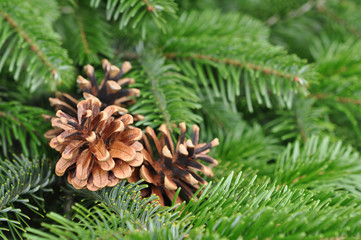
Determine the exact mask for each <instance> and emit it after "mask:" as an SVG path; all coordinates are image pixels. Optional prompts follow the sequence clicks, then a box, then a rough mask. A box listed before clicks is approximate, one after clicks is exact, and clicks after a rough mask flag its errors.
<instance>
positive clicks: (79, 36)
mask: <svg viewBox="0 0 361 240" xmlns="http://www.w3.org/2000/svg"><path fill="white" fill-rule="evenodd" d="M61 9H65V10H63V11H62V16H61V17H62V18H61V21H57V22H56V25H55V27H56V29H57V31H58V32H59V33H60V34H61V36H62V38H63V39H64V41H63V45H64V47H65V48H66V49H67V50H68V51H69V55H70V57H71V58H72V59H73V60H74V61H75V62H76V63H77V64H79V65H85V64H92V63H99V62H100V61H101V57H106V58H112V57H113V49H112V48H111V45H112V42H111V41H112V31H111V25H110V24H109V23H108V22H107V21H106V19H105V16H103V13H101V12H100V11H99V10H98V9H94V8H91V7H90V6H89V2H88V1H79V2H75V3H74V4H70V3H69V4H68V5H66V4H64V5H62V6H61ZM88 22H92V23H93V24H91V25H88V24H87V23H88ZM100 56H101V57H100Z"/></svg>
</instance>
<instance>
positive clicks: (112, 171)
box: [50, 97, 143, 191]
mask: <svg viewBox="0 0 361 240" xmlns="http://www.w3.org/2000/svg"><path fill="white" fill-rule="evenodd" d="M100 105H101V103H100V101H99V100H98V99H97V98H95V97H93V98H89V99H87V100H83V101H81V102H80V103H79V104H78V107H77V117H73V116H70V115H68V114H66V113H64V112H63V111H62V110H58V112H57V113H56V116H57V118H55V117H54V118H53V119H52V120H51V122H52V125H53V127H56V128H59V129H61V130H62V132H61V133H60V134H59V135H57V136H56V137H54V138H53V139H52V140H51V141H50V146H51V147H52V148H54V149H55V150H57V151H59V152H60V153H61V154H62V156H61V158H60V159H59V161H58V163H57V164H56V167H55V173H56V174H57V175H58V176H62V175H64V174H65V172H67V173H68V181H69V183H70V184H72V185H73V186H74V187H75V188H77V189H81V188H87V189H89V190H91V191H95V190H98V189H101V188H103V187H106V186H114V185H115V184H117V183H118V182H119V181H120V180H121V179H125V178H128V177H130V176H131V174H132V172H133V170H134V167H139V166H140V165H141V164H142V162H143V155H142V154H141V151H142V150H143V146H142V144H141V143H140V142H138V140H140V139H141V138H142V131H141V130H140V129H139V128H135V127H132V126H131V125H130V124H132V123H133V117H132V116H131V115H129V114H125V115H123V116H121V117H120V118H118V119H115V118H114V117H113V116H112V115H113V114H114V113H115V112H116V111H118V108H119V107H118V106H114V105H111V106H108V107H106V108H105V109H104V110H103V111H101V110H100Z"/></svg>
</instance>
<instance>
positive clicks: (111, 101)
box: [77, 59, 140, 107]
mask: <svg viewBox="0 0 361 240" xmlns="http://www.w3.org/2000/svg"><path fill="white" fill-rule="evenodd" d="M102 66H103V69H104V79H103V81H102V82H101V83H100V86H98V83H97V80H96V77H95V74H94V68H93V67H92V66H91V65H89V64H88V65H86V66H85V67H84V70H85V74H86V75H87V76H88V78H89V79H90V81H89V80H86V79H85V78H83V77H82V76H78V79H77V83H78V85H79V88H80V89H81V90H82V91H83V92H84V97H85V98H87V97H88V95H89V94H91V95H93V96H95V97H97V98H99V100H100V101H101V102H102V107H106V106H109V105H117V106H120V107H126V106H128V105H132V104H134V103H135V100H134V99H130V98H129V97H130V96H137V97H139V94H140V91H139V89H136V88H130V89H127V88H125V89H122V87H123V86H125V85H128V84H132V83H134V79H133V78H123V79H121V77H122V76H123V75H124V74H125V73H126V72H128V71H129V70H130V69H131V68H132V66H131V65H130V63H129V62H124V63H123V65H122V68H121V69H119V68H118V67H116V66H114V65H111V64H110V62H109V61H108V60H106V59H103V61H102Z"/></svg>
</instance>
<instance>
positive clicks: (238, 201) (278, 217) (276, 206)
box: [180, 174, 361, 239]
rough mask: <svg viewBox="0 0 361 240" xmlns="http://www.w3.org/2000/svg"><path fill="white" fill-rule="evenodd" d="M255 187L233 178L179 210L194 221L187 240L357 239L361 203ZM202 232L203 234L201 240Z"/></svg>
mask: <svg viewBox="0 0 361 240" xmlns="http://www.w3.org/2000/svg"><path fill="white" fill-rule="evenodd" d="M254 181H255V178H253V179H252V181H250V182H243V180H242V179H241V175H238V176H237V177H236V178H235V179H234V178H233V176H232V174H231V175H230V176H228V177H227V178H226V179H222V180H221V181H220V182H219V183H218V184H216V185H214V186H213V187H210V186H209V185H208V186H207V187H206V188H205V189H204V190H203V193H202V195H201V196H200V197H199V198H198V199H197V200H195V199H194V201H190V203H189V204H187V205H185V206H184V207H183V208H181V209H180V211H183V214H185V213H187V212H191V213H192V215H193V216H194V218H193V220H192V224H193V229H194V230H192V231H191V232H190V235H189V236H190V238H192V239H202V238H205V237H206V236H208V237H210V238H211V239H214V238H217V239H220V238H227V239H235V238H240V237H243V238H244V239H255V238H256V239H267V238H270V239H278V238H288V239H298V238H302V237H306V236H307V238H315V239H320V238H327V237H333V236H338V237H341V236H342V237H346V238H347V237H349V238H353V237H354V238H357V237H359V234H360V225H359V224H358V222H359V221H360V220H361V216H360V215H359V214H355V212H358V211H360V205H359V204H360V200H359V199H357V198H355V197H354V196H353V195H347V194H340V193H335V192H333V191H332V190H331V191H330V190H327V192H310V191H307V190H291V189H289V188H288V187H287V186H284V187H280V186H275V185H274V184H272V183H270V182H269V181H266V182H264V183H261V184H256V183H255V182H254ZM210 213H211V214H210ZM198 227H199V228H198ZM200 229H204V232H203V233H202V235H201V236H200V232H199V231H200ZM197 236H198V237H197Z"/></svg>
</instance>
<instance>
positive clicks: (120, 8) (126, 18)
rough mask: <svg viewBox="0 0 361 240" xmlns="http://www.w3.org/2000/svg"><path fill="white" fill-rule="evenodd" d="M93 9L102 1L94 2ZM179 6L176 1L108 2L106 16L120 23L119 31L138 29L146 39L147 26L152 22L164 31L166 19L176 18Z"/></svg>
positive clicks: (113, 0) (134, 0) (140, 0)
mask: <svg viewBox="0 0 361 240" xmlns="http://www.w3.org/2000/svg"><path fill="white" fill-rule="evenodd" d="M90 5H91V6H92V7H95V8H98V7H99V6H100V0H92V1H91V2H90ZM176 11H177V4H176V3H175V2H174V0H170V1H169V0H127V1H124V0H107V2H106V9H105V12H106V16H107V19H108V20H115V21H118V23H119V29H125V28H129V29H130V28H132V29H134V28H136V27H138V28H139V29H141V32H142V36H143V38H145V35H146V31H147V27H146V24H148V23H149V22H152V23H153V24H155V25H156V26H157V27H158V28H160V29H162V30H163V31H164V29H165V26H164V25H165V23H166V22H167V21H166V19H167V18H168V17H175V16H176V14H175V13H176Z"/></svg>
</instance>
